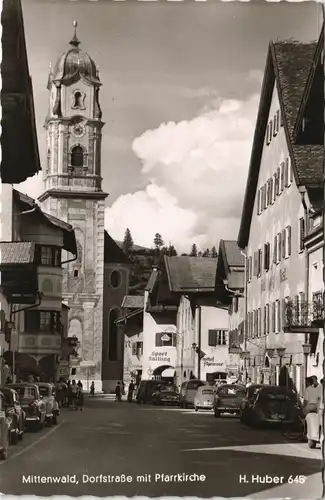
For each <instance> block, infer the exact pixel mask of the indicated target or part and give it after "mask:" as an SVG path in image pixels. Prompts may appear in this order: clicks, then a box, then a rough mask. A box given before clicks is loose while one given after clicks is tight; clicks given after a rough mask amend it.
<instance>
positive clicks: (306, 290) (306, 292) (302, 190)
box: [299, 186, 309, 380]
mask: <svg viewBox="0 0 325 500" xmlns="http://www.w3.org/2000/svg"><path fill="white" fill-rule="evenodd" d="M299 193H300V196H301V202H302V205H303V207H304V221H305V233H306V234H307V233H308V209H307V204H306V198H305V196H306V188H305V187H304V186H301V187H300V188H299ZM304 257H305V287H304V297H305V300H306V302H307V304H308V299H309V272H308V252H307V249H306V248H304ZM307 311H308V308H307ZM304 343H305V344H308V343H309V342H308V333H305V339H304ZM307 366H308V357H307V356H306V358H305V369H304V372H305V373H304V375H305V376H304V380H305V379H306V378H307Z"/></svg>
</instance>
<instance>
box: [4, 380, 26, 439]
mask: <svg viewBox="0 0 325 500" xmlns="http://www.w3.org/2000/svg"><path fill="white" fill-rule="evenodd" d="M1 392H2V394H3V396H4V402H5V412H6V415H7V417H9V418H11V425H10V444H17V443H18V440H21V439H23V436H24V430H25V418H26V415H25V412H24V410H23V409H22V407H21V406H20V403H19V396H18V394H17V392H16V391H14V390H13V389H10V388H9V387H3V388H2V389H1Z"/></svg>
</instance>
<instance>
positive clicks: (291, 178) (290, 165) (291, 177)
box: [289, 157, 293, 182]
mask: <svg viewBox="0 0 325 500" xmlns="http://www.w3.org/2000/svg"><path fill="white" fill-rule="evenodd" d="M289 172H290V177H289V178H290V182H293V170H292V163H291V158H290V157H289Z"/></svg>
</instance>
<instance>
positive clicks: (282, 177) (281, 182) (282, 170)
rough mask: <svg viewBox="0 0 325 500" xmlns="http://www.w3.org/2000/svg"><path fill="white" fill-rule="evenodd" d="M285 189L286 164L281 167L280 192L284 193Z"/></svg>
mask: <svg viewBox="0 0 325 500" xmlns="http://www.w3.org/2000/svg"><path fill="white" fill-rule="evenodd" d="M283 189H284V163H283V162H282V163H281V165H280V192H281V193H282V191H283Z"/></svg>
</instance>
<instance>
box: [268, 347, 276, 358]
mask: <svg viewBox="0 0 325 500" xmlns="http://www.w3.org/2000/svg"><path fill="white" fill-rule="evenodd" d="M266 352H267V355H268V357H269V358H270V359H272V358H273V356H274V353H275V349H273V348H271V347H268V348H267V349H266Z"/></svg>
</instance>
